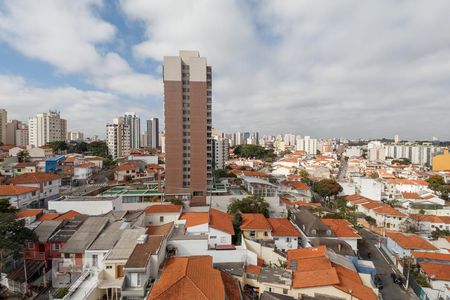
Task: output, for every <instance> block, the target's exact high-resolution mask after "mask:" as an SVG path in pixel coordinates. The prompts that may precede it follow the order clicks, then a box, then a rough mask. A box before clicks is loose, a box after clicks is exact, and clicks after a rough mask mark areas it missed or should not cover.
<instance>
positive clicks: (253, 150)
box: [233, 144, 275, 161]
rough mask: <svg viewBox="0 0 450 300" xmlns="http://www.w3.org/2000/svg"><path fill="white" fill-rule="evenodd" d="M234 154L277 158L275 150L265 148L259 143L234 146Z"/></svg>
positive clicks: (264, 158) (269, 158)
mask: <svg viewBox="0 0 450 300" xmlns="http://www.w3.org/2000/svg"><path fill="white" fill-rule="evenodd" d="M233 152H234V154H235V155H236V156H239V157H245V158H256V159H263V160H267V161H271V160H273V159H274V158H275V154H274V153H273V150H269V149H265V148H264V147H261V146H259V145H252V144H248V145H238V146H236V147H235V148H234V151H233Z"/></svg>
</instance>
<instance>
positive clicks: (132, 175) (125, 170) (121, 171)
mask: <svg viewBox="0 0 450 300" xmlns="http://www.w3.org/2000/svg"><path fill="white" fill-rule="evenodd" d="M139 172H140V169H139V166H138V165H137V164H135V163H130V162H124V163H121V164H120V165H118V166H117V167H116V168H115V170H114V180H117V181H126V180H133V179H136V178H138V177H139Z"/></svg>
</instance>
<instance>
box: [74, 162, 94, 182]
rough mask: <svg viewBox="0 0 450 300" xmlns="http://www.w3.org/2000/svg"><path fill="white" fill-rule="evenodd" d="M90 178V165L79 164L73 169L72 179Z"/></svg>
mask: <svg viewBox="0 0 450 300" xmlns="http://www.w3.org/2000/svg"><path fill="white" fill-rule="evenodd" d="M91 176H92V165H91V164H90V163H84V164H80V165H78V166H75V167H74V168H73V179H76V180H88V179H89V178H91Z"/></svg>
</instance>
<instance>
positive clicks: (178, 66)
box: [163, 51, 212, 203]
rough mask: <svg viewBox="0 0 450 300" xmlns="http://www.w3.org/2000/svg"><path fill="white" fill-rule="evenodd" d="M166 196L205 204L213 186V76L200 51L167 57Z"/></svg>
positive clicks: (165, 105)
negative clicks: (182, 196)
mask: <svg viewBox="0 0 450 300" xmlns="http://www.w3.org/2000/svg"><path fill="white" fill-rule="evenodd" d="M163 68H164V69H163V77H164V117H165V118H164V119H165V153H166V182H165V185H166V193H167V194H182V193H190V194H191V197H192V201H191V203H196V202H197V203H204V202H205V200H206V189H207V186H208V185H211V184H212V145H211V144H212V141H211V130H212V116H211V105H212V91H211V88H212V74H211V67H210V66H208V65H207V62H206V58H204V57H200V54H199V52H198V51H180V55H179V56H166V57H164V67H163Z"/></svg>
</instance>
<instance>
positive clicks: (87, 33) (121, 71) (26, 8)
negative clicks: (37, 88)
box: [0, 0, 161, 97]
mask: <svg viewBox="0 0 450 300" xmlns="http://www.w3.org/2000/svg"><path fill="white" fill-rule="evenodd" d="M102 3H103V2H102V1H101V0H77V1H72V0H64V1H52V0H41V1H34V0H17V1H6V2H4V3H3V5H0V40H4V41H6V42H7V43H8V44H9V45H10V46H11V47H13V48H15V49H17V50H18V51H19V52H21V53H22V54H24V55H26V56H28V57H31V58H35V59H39V60H42V61H44V62H47V63H49V64H51V65H52V66H54V67H55V68H56V69H57V70H58V72H61V73H64V74H66V73H79V74H81V75H82V76H84V77H85V78H86V80H87V81H88V82H89V83H93V84H96V85H97V86H98V87H100V88H104V89H108V90H109V91H112V92H115V93H119V94H122V95H126V96H130V97H144V96H150V95H159V94H160V92H161V89H160V86H159V85H158V83H157V80H156V79H155V78H154V77H153V76H151V75H150V74H140V73H136V72H135V71H134V70H133V69H132V68H131V67H130V66H129V64H128V62H126V61H125V60H123V59H122V58H121V57H120V56H119V55H118V54H116V53H114V52H107V53H105V54H102V53H100V51H98V50H97V48H96V47H97V46H99V45H105V44H107V43H111V42H113V41H114V40H115V36H116V28H115V26H114V25H113V24H111V23H108V22H106V21H105V20H102V19H101V18H100V16H99V15H98V13H96V10H99V9H102V6H103V4H102ZM130 81H131V82H132V84H130Z"/></svg>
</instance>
